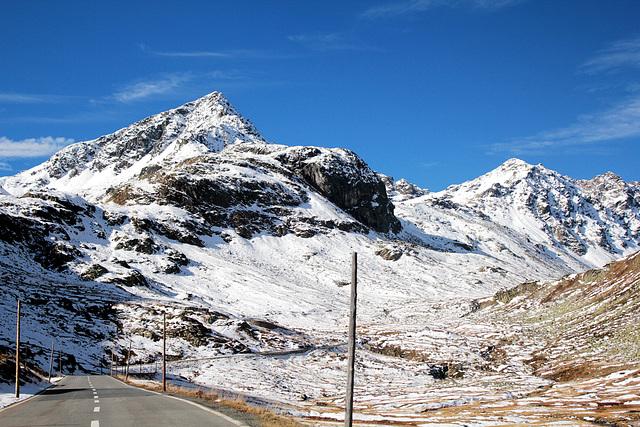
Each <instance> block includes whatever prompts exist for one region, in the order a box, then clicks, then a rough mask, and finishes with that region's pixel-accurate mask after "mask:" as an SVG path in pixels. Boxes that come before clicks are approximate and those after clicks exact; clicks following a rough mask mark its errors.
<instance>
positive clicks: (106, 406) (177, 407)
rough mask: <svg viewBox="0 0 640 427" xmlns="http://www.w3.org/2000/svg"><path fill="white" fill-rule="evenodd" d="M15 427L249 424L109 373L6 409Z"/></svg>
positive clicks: (6, 423)
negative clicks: (111, 375)
mask: <svg viewBox="0 0 640 427" xmlns="http://www.w3.org/2000/svg"><path fill="white" fill-rule="evenodd" d="M0 425H1V426H3V427H10V426H11V427H13V426H83V427H100V426H102V427H106V426H136V427H142V426H218V427H246V424H244V423H241V422H239V421H236V420H233V419H231V418H229V417H227V416H226V415H223V414H220V413H218V412H216V411H213V410H211V409H209V408H205V407H203V406H200V405H198V404H195V403H193V402H189V401H186V400H182V399H178V398H175V397H172V396H167V395H163V394H160V393H156V392H152V391H148V390H143V389H140V388H136V387H132V386H129V385H127V384H124V383H122V382H120V381H118V380H116V379H113V378H111V377H108V376H68V377H65V378H64V379H63V380H62V381H60V382H59V383H58V384H56V385H55V386H53V387H50V388H49V389H47V390H45V391H44V392H42V393H41V394H39V395H37V396H35V397H34V398H32V399H29V400H27V401H24V402H21V403H18V404H16V405H13V406H10V407H8V408H6V409H4V410H2V411H0Z"/></svg>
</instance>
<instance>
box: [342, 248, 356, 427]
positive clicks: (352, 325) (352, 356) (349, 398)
mask: <svg viewBox="0 0 640 427" xmlns="http://www.w3.org/2000/svg"><path fill="white" fill-rule="evenodd" d="M357 288H358V253H357V252H354V253H353V255H352V259H351V303H350V307H349V343H348V347H347V352H348V356H349V362H348V363H349V366H348V367H347V395H346V398H345V414H344V426H345V427H351V425H352V423H353V380H354V373H355V372H354V370H355V362H356V300H357V298H358V290H357Z"/></svg>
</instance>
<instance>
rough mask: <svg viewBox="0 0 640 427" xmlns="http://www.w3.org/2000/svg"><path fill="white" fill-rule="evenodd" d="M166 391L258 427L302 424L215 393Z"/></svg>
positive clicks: (156, 386) (169, 387)
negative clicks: (225, 411) (244, 417)
mask: <svg viewBox="0 0 640 427" xmlns="http://www.w3.org/2000/svg"><path fill="white" fill-rule="evenodd" d="M118 378H119V379H120V380H121V381H124V382H126V383H127V384H131V385H133V386H136V387H143V388H146V389H149V390H154V391H162V386H161V385H159V384H153V385H151V384H139V383H136V382H133V381H131V380H126V381H125V379H124V377H122V376H118ZM167 391H168V392H170V393H174V394H179V395H181V396H188V397H191V398H194V399H200V400H204V401H207V402H212V403H215V404H216V405H219V406H224V407H227V408H229V409H232V410H234V411H237V412H243V413H246V414H249V415H251V416H253V417H255V418H256V419H257V422H256V424H257V425H258V426H260V427H300V426H303V425H304V424H300V423H299V422H297V421H295V420H293V419H291V418H287V417H285V416H282V415H279V414H277V413H275V412H274V411H273V410H270V409H269V408H264V407H257V406H253V405H250V404H248V403H247V402H245V401H244V400H242V399H240V398H238V397H232V398H228V397H225V396H220V395H218V394H217V393H213V392H209V391H205V390H191V389H187V388H183V387H175V386H173V385H169V384H167Z"/></svg>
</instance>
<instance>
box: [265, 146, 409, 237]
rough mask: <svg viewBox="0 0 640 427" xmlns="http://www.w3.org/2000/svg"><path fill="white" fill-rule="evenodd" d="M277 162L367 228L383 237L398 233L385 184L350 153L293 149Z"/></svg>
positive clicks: (359, 159)
mask: <svg viewBox="0 0 640 427" xmlns="http://www.w3.org/2000/svg"><path fill="white" fill-rule="evenodd" d="M277 159H278V160H279V161H281V162H282V163H283V164H284V165H286V166H288V167H289V168H290V169H291V170H292V171H293V172H294V173H296V174H297V175H298V176H300V177H301V178H303V179H304V181H305V182H307V183H308V184H309V185H310V186H311V187H313V188H314V189H315V190H317V191H318V192H319V193H320V194H322V195H323V196H324V197H326V198H327V199H328V200H329V201H330V202H332V203H334V204H335V205H336V206H338V207H339V208H341V209H342V210H344V211H345V212H347V213H348V214H350V215H351V216H353V217H354V218H355V219H356V220H358V221H360V222H361V223H363V224H364V225H366V226H367V227H371V228H372V229H374V230H376V231H379V232H382V233H388V232H398V231H400V228H401V225H400V221H398V219H397V218H396V217H395V216H394V214H393V210H394V207H393V204H392V203H391V201H390V200H389V198H388V197H387V191H386V188H385V185H384V183H383V182H382V180H381V179H380V177H379V176H378V175H377V174H376V173H375V172H373V171H372V170H371V168H369V166H368V165H367V164H366V163H365V162H364V161H363V160H362V159H361V158H360V157H358V156H357V155H356V154H355V153H353V152H352V151H349V150H343V149H335V150H321V149H319V148H315V147H296V148H292V149H291V150H288V151H287V152H285V153H283V154H281V155H278V156H277Z"/></svg>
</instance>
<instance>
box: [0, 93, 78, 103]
mask: <svg viewBox="0 0 640 427" xmlns="http://www.w3.org/2000/svg"><path fill="white" fill-rule="evenodd" d="M71 98H73V97H70V96H61V95H47V94H26V93H0V103H7V104H52V103H58V102H63V101H65V100H69V99H71Z"/></svg>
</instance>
